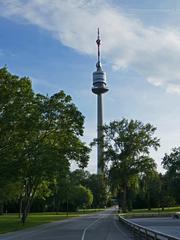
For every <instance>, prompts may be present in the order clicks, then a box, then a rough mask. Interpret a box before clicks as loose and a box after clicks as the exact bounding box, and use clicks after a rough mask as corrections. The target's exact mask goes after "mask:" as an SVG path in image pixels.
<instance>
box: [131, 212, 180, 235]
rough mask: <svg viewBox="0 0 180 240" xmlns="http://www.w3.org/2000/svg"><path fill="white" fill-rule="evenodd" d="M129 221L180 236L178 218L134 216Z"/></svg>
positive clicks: (179, 221)
mask: <svg viewBox="0 0 180 240" xmlns="http://www.w3.org/2000/svg"><path fill="white" fill-rule="evenodd" d="M130 221H132V222H134V223H136V224H139V225H141V226H145V227H147V228H150V229H152V230H155V231H158V232H162V233H165V234H168V235H171V236H174V237H178V238H180V219H173V218H172V217H171V218H170V217H166V218H134V219H130Z"/></svg>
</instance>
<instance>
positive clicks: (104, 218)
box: [0, 209, 131, 240]
mask: <svg viewBox="0 0 180 240" xmlns="http://www.w3.org/2000/svg"><path fill="white" fill-rule="evenodd" d="M129 239H131V236H130V233H129V232H128V231H127V230H126V229H124V228H123V226H121V225H120V223H119V222H118V219H117V217H116V215H115V211H114V210H112V209H111V210H110V209H109V210H106V211H104V212H101V213H96V214H91V215H87V216H83V217H78V218H72V219H68V220H67V219H66V220H64V221H59V222H53V223H49V224H45V225H41V226H38V227H36V228H31V229H27V230H23V231H17V232H13V233H8V234H2V235H0V240H129Z"/></svg>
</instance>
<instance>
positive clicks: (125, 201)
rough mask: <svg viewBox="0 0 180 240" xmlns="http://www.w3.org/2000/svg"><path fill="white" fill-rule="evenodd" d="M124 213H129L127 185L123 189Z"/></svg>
mask: <svg viewBox="0 0 180 240" xmlns="http://www.w3.org/2000/svg"><path fill="white" fill-rule="evenodd" d="M122 211H123V212H127V185H126V184H125V185H124V189H123V202H122Z"/></svg>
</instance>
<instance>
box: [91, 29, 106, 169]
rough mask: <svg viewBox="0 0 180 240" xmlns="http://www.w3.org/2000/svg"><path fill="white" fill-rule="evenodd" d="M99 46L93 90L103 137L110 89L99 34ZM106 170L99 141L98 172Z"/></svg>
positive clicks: (98, 129)
mask: <svg viewBox="0 0 180 240" xmlns="http://www.w3.org/2000/svg"><path fill="white" fill-rule="evenodd" d="M96 43H97V47H98V61H97V63H96V71H95V72H93V87H92V92H93V93H94V94H96V95H97V138H98V139H101V140H102V138H103V130H102V127H103V101H102V94H103V93H105V92H107V91H108V90H109V89H108V88H107V86H106V73H105V72H104V71H103V69H102V64H101V60H100V56H101V55H100V44H101V39H100V35H99V28H98V37H97V40H96ZM103 172H104V159H103V142H102V141H98V146H97V173H98V174H102V173H103Z"/></svg>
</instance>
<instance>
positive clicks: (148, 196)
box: [147, 190, 151, 211]
mask: <svg viewBox="0 0 180 240" xmlns="http://www.w3.org/2000/svg"><path fill="white" fill-rule="evenodd" d="M147 206H148V210H149V211H150V210H151V198H150V193H149V190H147Z"/></svg>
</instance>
